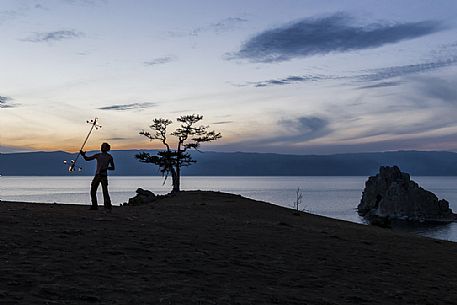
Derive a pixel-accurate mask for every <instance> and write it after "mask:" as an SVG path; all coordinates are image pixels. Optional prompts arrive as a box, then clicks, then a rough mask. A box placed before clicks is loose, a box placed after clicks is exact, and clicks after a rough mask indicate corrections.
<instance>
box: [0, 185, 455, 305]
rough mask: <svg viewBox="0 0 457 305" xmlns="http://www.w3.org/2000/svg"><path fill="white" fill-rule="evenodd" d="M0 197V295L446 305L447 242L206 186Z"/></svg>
mask: <svg viewBox="0 0 457 305" xmlns="http://www.w3.org/2000/svg"><path fill="white" fill-rule="evenodd" d="M87 208H88V207H87V206H81V205H60V204H54V205H50V204H25V203H10V202H0V232H1V234H0V261H1V264H0V304H455V302H456V300H457V289H456V288H457V244H456V243H451V242H446V241H438V240H433V239H429V238H424V237H418V236H413V235H407V234H400V233H394V232H392V231H389V230H386V229H381V228H377V227H371V226H363V225H358V224H353V223H349V222H345V221H339V220H333V219H329V218H325V217H320V216H314V215H309V214H305V213H303V214H300V215H299V216H297V215H294V214H293V212H292V211H291V210H289V209H285V208H281V207H278V206H275V205H271V204H267V203H263V202H259V201H254V200H250V199H246V198H242V197H240V196H237V195H232V194H224V193H214V192H200V191H195V192H183V193H181V194H179V195H177V196H174V197H168V198H163V199H160V200H158V201H156V202H154V203H152V204H149V205H142V206H124V207H115V208H114V209H113V211H112V213H105V212H104V211H103V210H99V211H89V210H88V209H87Z"/></svg>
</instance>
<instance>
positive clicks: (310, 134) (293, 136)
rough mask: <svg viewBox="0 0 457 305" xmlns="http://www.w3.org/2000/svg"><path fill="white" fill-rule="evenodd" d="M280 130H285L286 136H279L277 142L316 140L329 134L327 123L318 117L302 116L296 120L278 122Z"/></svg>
mask: <svg viewBox="0 0 457 305" xmlns="http://www.w3.org/2000/svg"><path fill="white" fill-rule="evenodd" d="M278 125H279V126H280V128H282V129H285V130H286V131H287V134H286V135H285V136H279V137H278V138H277V140H278V141H287V142H290V141H294V142H302V141H307V140H312V139H317V138H320V137H322V136H325V135H327V134H329V133H330V132H331V130H330V129H329V126H328V125H329V121H328V120H327V119H326V118H323V117H318V116H302V117H299V118H297V119H293V120H290V119H287V120H280V121H278Z"/></svg>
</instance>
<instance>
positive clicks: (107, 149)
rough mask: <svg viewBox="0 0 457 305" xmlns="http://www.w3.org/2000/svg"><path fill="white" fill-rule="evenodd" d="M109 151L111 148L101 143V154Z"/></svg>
mask: <svg viewBox="0 0 457 305" xmlns="http://www.w3.org/2000/svg"><path fill="white" fill-rule="evenodd" d="M110 149H111V146H110V145H109V144H108V143H106V142H105V143H103V144H102V146H101V147H100V150H101V151H102V152H108V151H110Z"/></svg>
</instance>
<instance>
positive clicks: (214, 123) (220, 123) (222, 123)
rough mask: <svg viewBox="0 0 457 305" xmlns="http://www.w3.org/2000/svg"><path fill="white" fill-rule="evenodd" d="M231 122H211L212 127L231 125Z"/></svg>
mask: <svg viewBox="0 0 457 305" xmlns="http://www.w3.org/2000/svg"><path fill="white" fill-rule="evenodd" d="M231 123H233V121H219V122H212V123H211V124H213V125H224V124H231Z"/></svg>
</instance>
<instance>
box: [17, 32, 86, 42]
mask: <svg viewBox="0 0 457 305" xmlns="http://www.w3.org/2000/svg"><path fill="white" fill-rule="evenodd" d="M83 36H84V34H83V33H81V32H77V31H75V30H61V31H54V32H41V33H33V34H32V35H31V36H29V37H27V38H24V39H22V40H24V41H29V42H53V41H61V40H66V39H75V38H80V37H83Z"/></svg>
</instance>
